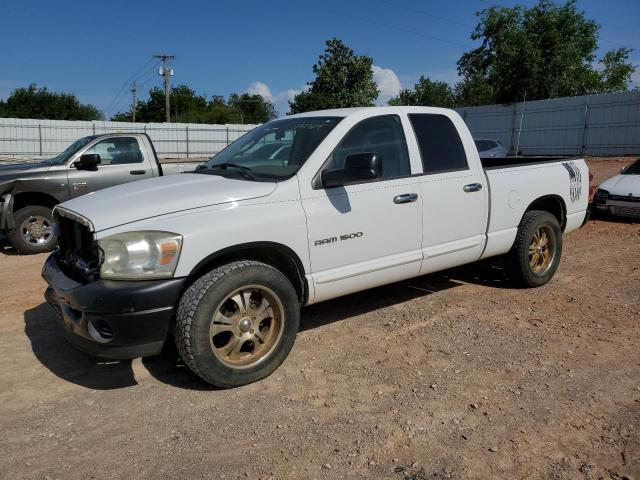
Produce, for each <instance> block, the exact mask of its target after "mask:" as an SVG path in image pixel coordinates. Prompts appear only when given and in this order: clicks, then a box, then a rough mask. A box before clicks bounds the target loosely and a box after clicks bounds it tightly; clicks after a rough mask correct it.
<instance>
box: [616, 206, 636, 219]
mask: <svg viewBox="0 0 640 480" xmlns="http://www.w3.org/2000/svg"><path fill="white" fill-rule="evenodd" d="M611 213H613V214H614V215H620V216H622V217H640V205H639V206H638V208H633V207H619V206H615V207H611Z"/></svg>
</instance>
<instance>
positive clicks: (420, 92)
mask: <svg viewBox="0 0 640 480" xmlns="http://www.w3.org/2000/svg"><path fill="white" fill-rule="evenodd" d="M388 103H389V105H394V106H400V105H422V106H428V107H444V108H451V107H453V103H454V102H453V89H452V88H451V87H450V86H449V84H447V83H446V82H439V81H433V80H430V79H429V78H428V77H425V76H421V77H420V79H419V80H418V82H417V83H416V84H415V86H414V87H413V90H411V89H403V90H401V91H400V93H399V94H398V96H397V97H395V98H392V99H391V100H389V102H388Z"/></svg>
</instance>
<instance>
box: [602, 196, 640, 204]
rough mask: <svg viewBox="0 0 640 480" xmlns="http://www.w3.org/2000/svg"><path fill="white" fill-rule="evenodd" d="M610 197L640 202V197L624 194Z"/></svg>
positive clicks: (623, 200)
mask: <svg viewBox="0 0 640 480" xmlns="http://www.w3.org/2000/svg"><path fill="white" fill-rule="evenodd" d="M609 198H610V199H611V200H619V201H622V202H639V203H640V197H633V196H629V195H627V196H624V195H610V196H609Z"/></svg>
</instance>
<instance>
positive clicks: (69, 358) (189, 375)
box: [24, 262, 511, 391]
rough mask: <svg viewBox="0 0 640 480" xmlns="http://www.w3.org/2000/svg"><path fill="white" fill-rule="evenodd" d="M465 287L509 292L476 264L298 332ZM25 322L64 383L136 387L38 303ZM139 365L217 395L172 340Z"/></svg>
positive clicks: (125, 369)
mask: <svg viewBox="0 0 640 480" xmlns="http://www.w3.org/2000/svg"><path fill="white" fill-rule="evenodd" d="M466 283H474V284H479V285H486V286H491V287H497V288H511V286H510V284H509V283H508V282H507V280H506V275H505V273H504V269H503V268H502V267H501V266H500V265H499V264H496V263H495V262H491V263H484V262H478V263H475V264H471V265H466V266H464V267H459V268H455V269H451V270H446V271H443V272H438V273H433V274H429V275H424V276H422V277H418V278H413V279H410V280H404V281H401V282H397V283H393V284H390V285H385V286H382V287H378V288H374V289H371V290H367V291H364V292H358V293H354V294H351V295H347V296H344V297H340V298H337V299H334V300H329V301H327V302H322V303H319V304H317V305H311V306H309V307H306V308H304V309H302V313H301V326H300V331H301V332H304V331H308V330H312V329H314V328H321V327H323V326H324V325H328V324H331V323H335V322H340V321H343V320H347V319H349V318H351V317H354V316H358V315H364V314H367V313H370V312H373V311H375V310H379V309H381V308H386V307H390V306H392V305H396V304H400V303H403V302H406V301H409V300H412V299H414V298H417V297H423V296H425V295H432V294H434V293H437V292H442V291H446V290H449V289H452V288H456V287H458V286H461V285H464V284H466ZM24 321H25V333H26V335H27V337H28V338H29V340H30V341H31V348H32V350H33V353H34V354H35V356H36V358H37V359H38V360H39V361H40V362H41V363H42V365H44V366H45V367H46V368H48V369H49V370H50V371H51V372H52V373H54V374H55V375H57V376H58V377H60V378H62V379H63V380H66V381H68V382H71V383H75V384H77V385H81V386H84V387H87V388H91V389H95V390H108V389H117V388H125V387H130V386H133V385H136V384H137V381H136V379H135V376H134V372H133V369H132V366H131V361H130V360H120V361H118V360H114V361H109V360H101V359H97V358H95V357H91V356H89V355H86V354H84V353H82V352H79V351H78V350H76V348H75V347H73V346H72V345H71V344H69V343H68V342H67V341H66V340H65V338H64V334H63V332H62V329H61V328H60V327H59V326H58V324H57V320H56V317H55V313H54V312H53V310H52V309H51V308H50V307H49V306H48V305H46V304H44V303H43V304H41V305H39V306H37V307H35V308H33V309H31V310H27V311H26V312H25V313H24ZM142 363H143V365H144V367H145V368H146V369H147V371H148V372H149V374H150V375H151V376H152V377H154V378H155V379H157V380H159V381H160V382H163V383H166V384H168V385H171V386H174V387H177V388H183V389H187V390H204V391H209V390H216V387H213V386H211V385H209V384H208V383H206V382H205V381H203V380H202V379H200V378H199V377H198V376H197V375H195V374H194V373H193V372H191V370H189V368H188V367H186V366H185V365H184V363H183V362H182V360H181V359H180V355H179V354H178V351H177V349H176V347H175V344H174V342H173V338H168V339H167V342H166V343H165V348H164V349H163V351H162V353H161V354H160V355H157V356H154V357H148V358H143V359H142Z"/></svg>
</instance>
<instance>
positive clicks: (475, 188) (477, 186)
mask: <svg viewBox="0 0 640 480" xmlns="http://www.w3.org/2000/svg"><path fill="white" fill-rule="evenodd" d="M462 189H463V190H464V191H465V192H467V193H470V192H479V191H480V190H482V184H481V183H470V184H469V185H465V186H464V187H462Z"/></svg>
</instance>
